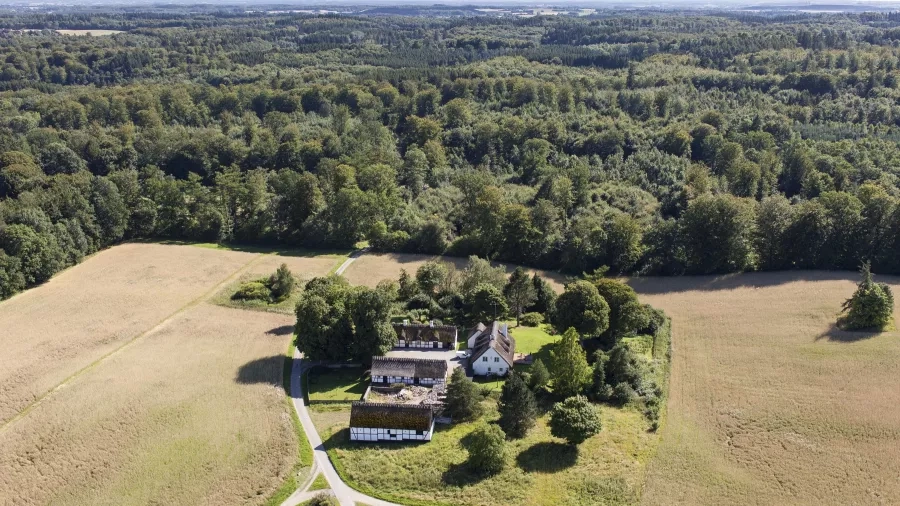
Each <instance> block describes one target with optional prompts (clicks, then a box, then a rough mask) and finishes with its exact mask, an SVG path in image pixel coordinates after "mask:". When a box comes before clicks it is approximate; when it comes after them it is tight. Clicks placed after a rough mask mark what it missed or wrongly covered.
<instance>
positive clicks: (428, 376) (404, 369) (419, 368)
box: [370, 357, 447, 385]
mask: <svg viewBox="0 0 900 506" xmlns="http://www.w3.org/2000/svg"><path fill="white" fill-rule="evenodd" d="M370 375H371V377H372V384H373V385H379V384H380V385H392V384H394V383H403V384H406V385H443V384H444V383H446V381H447V361H446V360H437V359H425V358H406V357H372V370H371V372H370Z"/></svg>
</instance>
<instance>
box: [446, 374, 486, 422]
mask: <svg viewBox="0 0 900 506" xmlns="http://www.w3.org/2000/svg"><path fill="white" fill-rule="evenodd" d="M444 405H445V406H446V408H447V414H449V415H450V416H451V417H452V418H453V419H454V420H455V421H459V422H464V421H467V420H472V419H474V418H477V417H478V415H480V414H481V405H480V404H479V396H478V391H477V388H476V386H475V383H472V380H470V379H469V378H467V377H466V373H465V371H463V370H462V368H461V367H457V368H456V369H454V370H453V374H452V375H451V376H450V384H449V385H447V401H446V402H445V403H444Z"/></svg>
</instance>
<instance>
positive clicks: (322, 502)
mask: <svg viewBox="0 0 900 506" xmlns="http://www.w3.org/2000/svg"><path fill="white" fill-rule="evenodd" d="M304 504H306V506H337V504H338V501H337V499H335V498H334V496H333V495H331V494H329V493H328V492H319V493H318V494H316V495H314V496H313V497H312V499H310V500H309V501H307V502H306V503H304Z"/></svg>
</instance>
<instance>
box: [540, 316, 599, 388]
mask: <svg viewBox="0 0 900 506" xmlns="http://www.w3.org/2000/svg"><path fill="white" fill-rule="evenodd" d="M550 357H551V359H552V361H551V364H550V374H551V376H552V378H553V392H554V393H555V394H556V395H558V396H560V397H571V396H573V395H578V394H580V393H581V391H582V390H584V387H586V386H587V385H588V383H590V381H591V367H590V366H589V365H588V363H587V357H586V355H585V353H584V348H582V347H581V341H580V339H579V337H578V332H576V331H575V329H574V328H571V327H570V328H569V330H567V331H566V333H565V334H563V336H562V339H560V340H559V341H558V342H557V343H556V344H555V345H554V346H553V350H552V351H551V352H550Z"/></svg>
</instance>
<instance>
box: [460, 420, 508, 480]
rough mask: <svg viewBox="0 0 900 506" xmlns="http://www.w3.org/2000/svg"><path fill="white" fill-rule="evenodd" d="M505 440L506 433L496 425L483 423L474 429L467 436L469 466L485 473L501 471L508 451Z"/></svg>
mask: <svg viewBox="0 0 900 506" xmlns="http://www.w3.org/2000/svg"><path fill="white" fill-rule="evenodd" d="M505 440H506V435H505V434H503V431H502V430H501V429H500V427H497V426H496V425H489V424H484V425H482V426H481V427H479V428H477V429H475V431H474V432H472V434H471V435H470V437H469V444H468V450H469V460H468V465H469V467H471V468H472V469H473V470H475V471H477V472H480V473H485V474H497V473H499V472H500V471H502V470H503V468H504V467H505V466H506V458H507V455H508V453H509V451H508V450H507V449H506V441H505Z"/></svg>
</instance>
